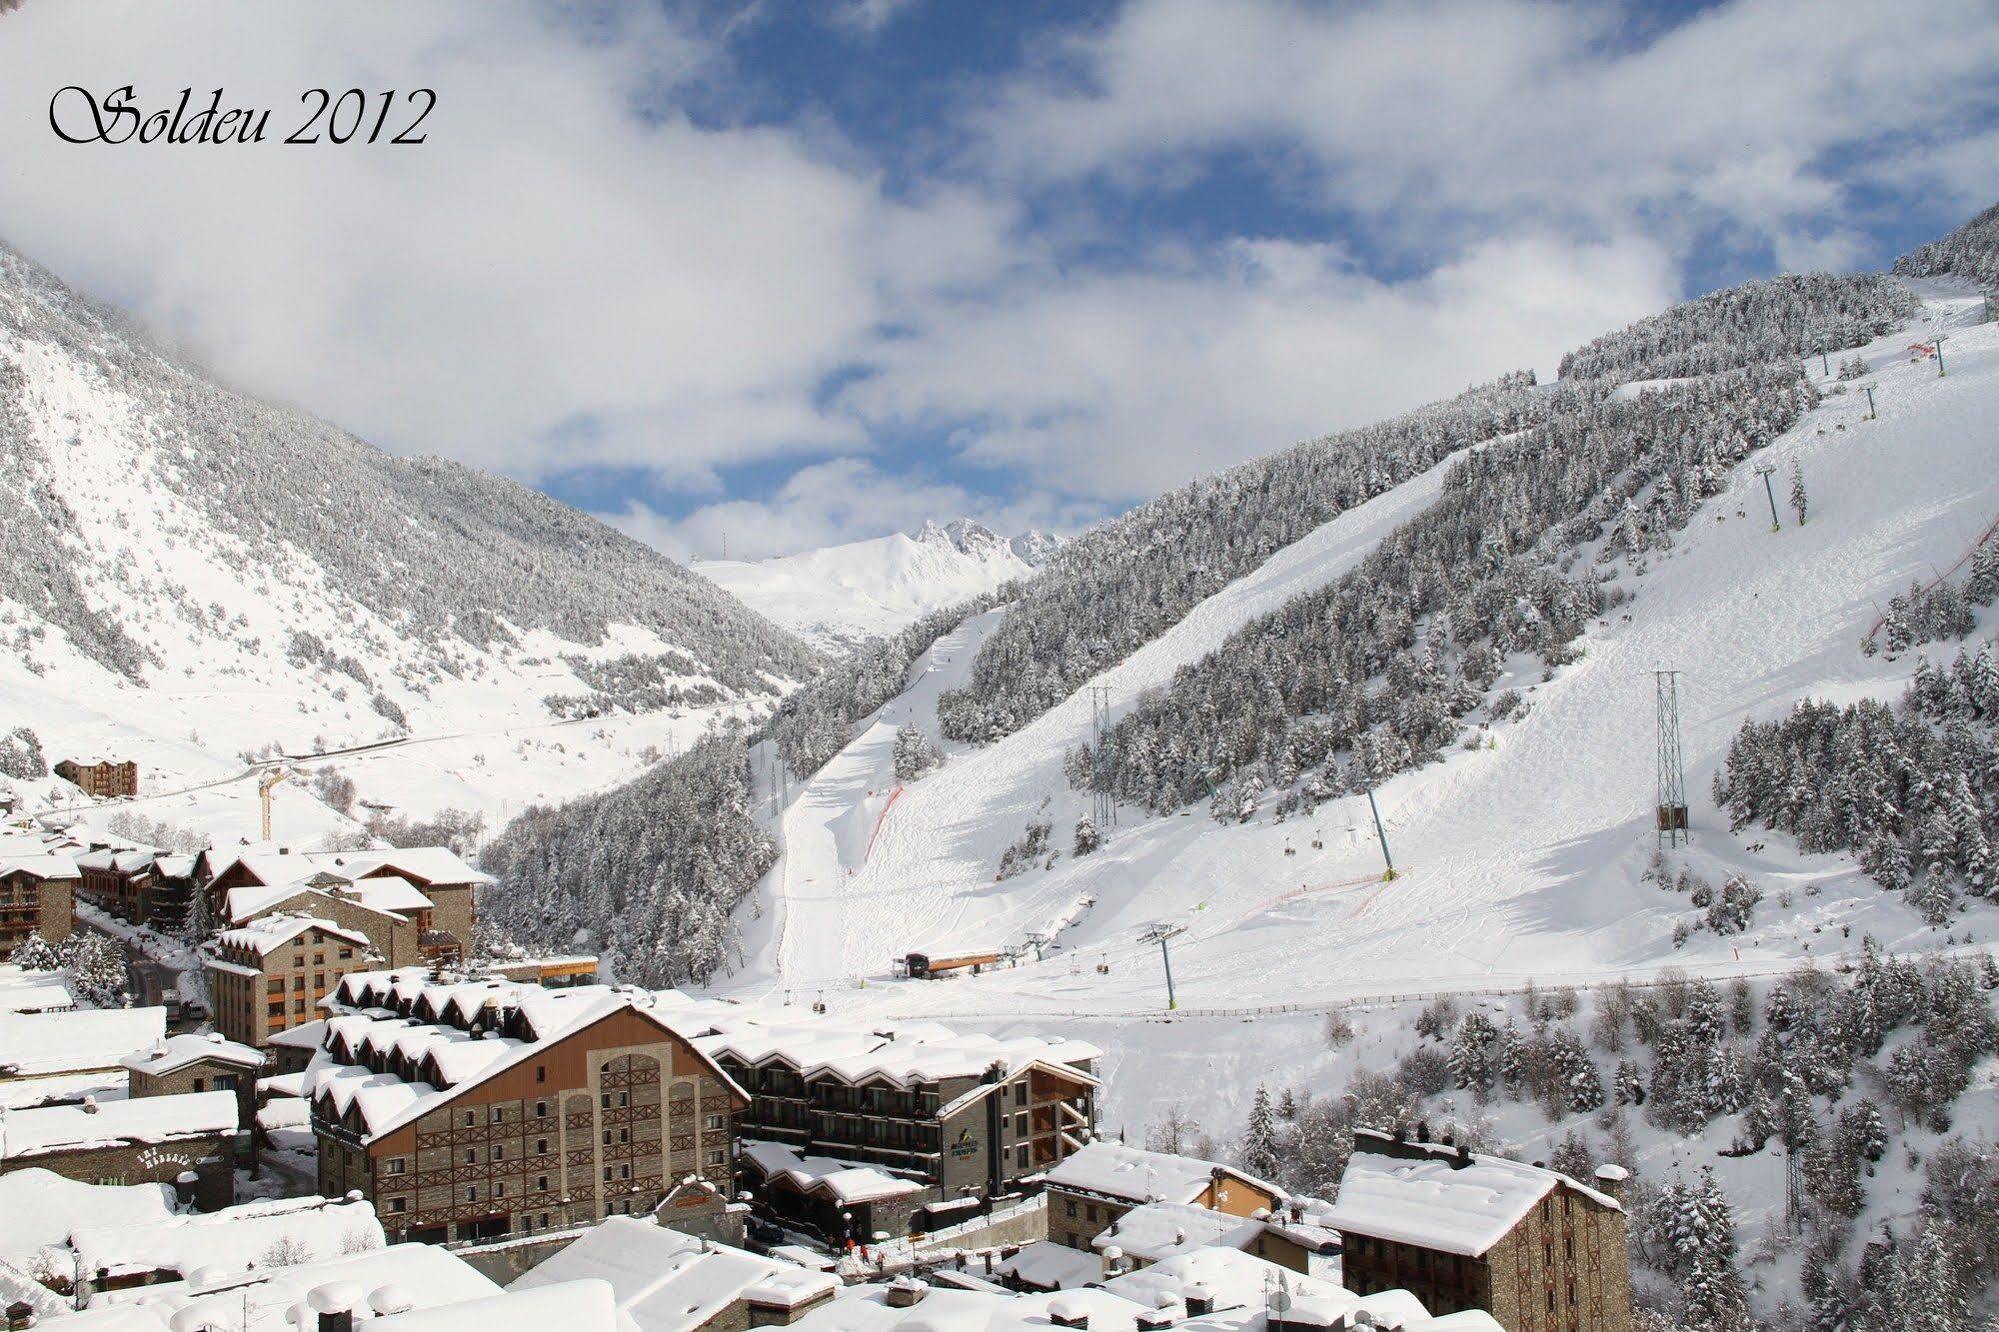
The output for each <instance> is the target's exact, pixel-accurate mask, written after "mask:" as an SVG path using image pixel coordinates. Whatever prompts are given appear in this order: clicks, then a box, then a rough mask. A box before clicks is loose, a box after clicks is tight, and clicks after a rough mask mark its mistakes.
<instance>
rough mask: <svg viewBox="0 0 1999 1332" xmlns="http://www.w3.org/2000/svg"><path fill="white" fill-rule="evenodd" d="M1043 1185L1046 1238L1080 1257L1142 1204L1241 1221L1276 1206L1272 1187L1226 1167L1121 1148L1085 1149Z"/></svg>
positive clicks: (1096, 1145)
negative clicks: (1189, 1209)
mask: <svg viewBox="0 0 1999 1332" xmlns="http://www.w3.org/2000/svg"><path fill="white" fill-rule="evenodd" d="M1043 1183H1044V1185H1045V1186H1046V1188H1047V1191H1048V1238H1049V1239H1051V1240H1053V1241H1054V1242H1055V1243H1057V1244H1066V1245H1068V1246H1069V1247H1070V1248H1072V1249H1082V1250H1085V1251H1087V1250H1089V1249H1090V1248H1091V1246H1092V1243H1093V1241H1095V1240H1096V1239H1097V1238H1098V1237H1099V1236H1100V1235H1102V1234H1104V1232H1105V1231H1107V1230H1109V1229H1111V1228H1112V1227H1113V1226H1115V1225H1117V1224H1119V1222H1120V1221H1121V1220H1122V1219H1123V1218H1124V1217H1125V1216H1126V1214H1128V1213H1130V1212H1132V1211H1133V1210H1135V1209H1137V1208H1141V1207H1144V1206H1146V1205H1147V1204H1149V1203H1169V1204H1175V1205H1177V1206H1180V1207H1193V1208H1200V1209H1202V1210H1204V1211H1207V1212H1211V1213H1215V1214H1217V1215H1218V1216H1220V1217H1224V1218H1228V1217H1234V1218H1249V1217H1252V1216H1254V1215H1255V1214H1256V1213H1257V1212H1259V1211H1261V1212H1264V1213H1265V1214H1268V1213H1269V1212H1270V1211H1271V1210H1273V1209H1275V1208H1276V1207H1278V1206H1279V1205H1280V1204H1281V1203H1282V1202H1283V1201H1284V1194H1283V1192H1282V1191H1281V1190H1279V1189H1278V1188H1277V1186H1275V1185H1274V1184H1266V1183H1264V1182H1263V1181H1262V1180H1260V1179H1257V1178H1256V1177H1255V1176H1253V1175H1246V1174H1244V1173H1243V1172H1242V1171H1240V1170H1237V1169H1235V1168H1234V1167H1233V1166H1225V1165H1220V1164H1217V1163H1216V1162H1213V1161H1202V1160H1199V1159H1197V1158H1195V1157H1191V1156H1176V1155H1173V1154H1172V1153H1170V1152H1151V1151H1146V1150H1145V1149H1144V1148H1142V1147H1127V1146H1126V1145H1125V1144H1123V1143H1121V1142H1093V1143H1091V1144H1089V1146H1087V1147H1084V1148H1083V1149H1082V1150H1081V1151H1079V1152H1077V1153H1075V1155H1073V1156H1071V1157H1069V1158H1068V1159H1067V1160H1065V1161H1063V1162H1062V1163H1061V1164H1060V1165H1058V1166H1056V1167H1055V1168H1054V1169H1052V1170H1050V1171H1049V1172H1048V1175H1047V1178H1046V1179H1045V1180H1044V1181H1043ZM1217 1224H1220V1225H1226V1222H1219V1223H1217ZM1238 1247H1240V1246H1238Z"/></svg>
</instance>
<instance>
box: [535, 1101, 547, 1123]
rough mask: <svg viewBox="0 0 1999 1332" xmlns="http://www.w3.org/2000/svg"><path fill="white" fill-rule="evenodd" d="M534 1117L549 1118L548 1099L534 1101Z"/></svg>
mask: <svg viewBox="0 0 1999 1332" xmlns="http://www.w3.org/2000/svg"><path fill="white" fill-rule="evenodd" d="M534 1117H535V1118H536V1119H547V1118H548V1102H547V1101H536V1102H535V1103H534Z"/></svg>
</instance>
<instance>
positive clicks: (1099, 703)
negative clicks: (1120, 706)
mask: <svg viewBox="0 0 1999 1332" xmlns="http://www.w3.org/2000/svg"><path fill="white" fill-rule="evenodd" d="M1110 728H1111V687H1110V686H1109V685H1091V686H1090V794H1091V797H1092V805H1091V811H1090V818H1091V820H1092V821H1093V822H1094V823H1095V824H1096V825H1097V831H1098V832H1103V831H1105V830H1106V829H1109V828H1115V827H1117V800H1116V798H1115V797H1113V796H1112V795H1111V772H1110V760H1109V759H1108V758H1106V757H1105V755H1104V734H1105V732H1107V731H1109V730H1110Z"/></svg>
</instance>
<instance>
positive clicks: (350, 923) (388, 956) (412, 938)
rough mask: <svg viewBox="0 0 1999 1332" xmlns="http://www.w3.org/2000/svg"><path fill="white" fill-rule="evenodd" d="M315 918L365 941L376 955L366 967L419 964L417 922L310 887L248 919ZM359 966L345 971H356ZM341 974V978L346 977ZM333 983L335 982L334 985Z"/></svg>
mask: <svg viewBox="0 0 1999 1332" xmlns="http://www.w3.org/2000/svg"><path fill="white" fill-rule="evenodd" d="M281 914H284V915H300V916H317V917H320V918H322V919H325V920H330V921H332V922H333V923H334V924H335V925H338V926H339V927H340V928H341V929H343V930H352V931H353V932H354V933H356V934H359V935H362V936H363V937H365V938H366V939H367V940H368V947H369V949H370V950H372V951H373V952H374V953H375V954H376V955H377V956H376V957H375V959H374V960H372V961H369V962H368V966H369V967H371V968H373V967H381V966H384V965H386V966H390V967H409V966H416V965H419V964H420V963H421V962H422V961H423V958H422V955H421V954H420V953H419V951H418V948H417V942H418V938H419V936H420V934H421V930H420V929H419V927H418V925H417V923H416V922H415V921H411V920H405V919H403V918H402V917H400V916H396V915H391V914H390V913H388V912H386V911H376V910H373V909H372V908H369V907H365V906H362V905H361V904H360V903H359V902H354V901H350V900H348V899H346V898H343V897H340V896H339V895H338V894H335V893H328V892H321V891H319V890H317V889H313V888H302V889H300V890H299V891H298V892H296V893H293V894H292V895H291V896H290V897H287V898H285V899H283V900H282V901H278V902H273V903H272V904H271V905H270V906H268V907H266V908H264V909H263V910H262V911H259V912H258V913H257V914H256V916H254V917H252V919H261V918H263V917H265V916H272V915H281ZM360 969H361V968H360V967H359V966H354V967H349V968H348V969H347V970H348V971H358V970H360ZM346 974H347V972H346V971H343V972H342V973H341V975H343V976H344V975H346ZM336 983H337V982H336Z"/></svg>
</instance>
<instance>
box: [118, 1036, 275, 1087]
mask: <svg viewBox="0 0 1999 1332" xmlns="http://www.w3.org/2000/svg"><path fill="white" fill-rule="evenodd" d="M118 1062H119V1063H121V1064H123V1065H124V1066H125V1067H126V1068H129V1069H131V1070H132V1071H133V1072H134V1073H150V1074H152V1075H153V1076H155V1077H158V1076H161V1075H163V1074H167V1073H172V1072H175V1071H176V1070H179V1069H183V1068H186V1067H188V1066H189V1065H191V1064H200V1063H222V1064H234V1065H235V1066H236V1067H238V1068H241V1069H244V1070H246V1071H249V1070H254V1069H259V1068H262V1067H263V1066H264V1056H263V1055H262V1053H260V1052H259V1051H256V1050H253V1049H251V1048H250V1047H249V1046H247V1045H239V1044H238V1043H236V1042H235V1041H232V1040H229V1039H227V1038H226V1037H224V1036H223V1035H222V1034H221V1033H220V1032H214V1031H211V1032H207V1033H205V1034H199V1035H197V1034H195V1033H193V1032H185V1033H182V1034H181V1035H178V1036H169V1037H167V1038H166V1039H165V1040H163V1041H161V1042H159V1043H158V1044H156V1045H154V1046H152V1047H151V1048H150V1049H146V1050H136V1051H134V1052H133V1053H131V1054H128V1055H126V1056H125V1057H124V1058H123V1059H121V1060H119V1061H118Z"/></svg>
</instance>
